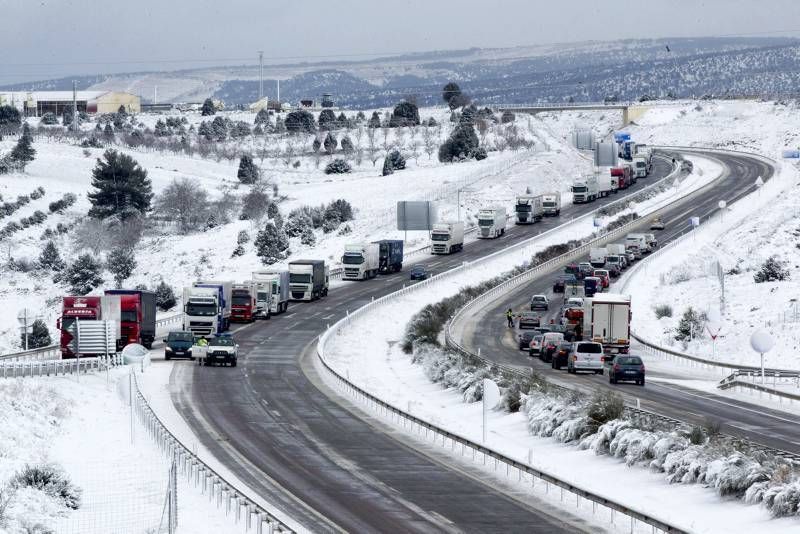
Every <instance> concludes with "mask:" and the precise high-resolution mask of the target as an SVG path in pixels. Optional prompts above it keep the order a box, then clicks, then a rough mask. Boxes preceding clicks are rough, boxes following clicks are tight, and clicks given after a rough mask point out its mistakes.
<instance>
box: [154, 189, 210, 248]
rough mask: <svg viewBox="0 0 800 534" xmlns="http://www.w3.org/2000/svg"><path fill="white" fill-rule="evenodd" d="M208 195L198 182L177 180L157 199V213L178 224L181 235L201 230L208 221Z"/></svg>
mask: <svg viewBox="0 0 800 534" xmlns="http://www.w3.org/2000/svg"><path fill="white" fill-rule="evenodd" d="M209 209H210V205H209V202H208V193H206V190H205V189H203V187H202V186H201V185H200V182H199V181H197V180H190V179H189V178H176V179H173V180H172V182H171V183H170V184H169V185H168V186H167V187H166V188H165V189H164V190H163V191H162V192H161V194H160V195H159V196H158V197H157V198H156V202H155V212H156V214H158V215H159V216H160V217H162V218H163V219H165V220H168V221H173V222H177V223H178V227H179V229H180V232H181V233H184V234H185V233H188V232H191V231H196V230H199V229H200V228H201V227H202V225H203V224H204V223H205V221H206V220H207V219H208V214H209Z"/></svg>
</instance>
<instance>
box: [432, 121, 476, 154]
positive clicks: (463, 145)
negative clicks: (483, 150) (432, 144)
mask: <svg viewBox="0 0 800 534" xmlns="http://www.w3.org/2000/svg"><path fill="white" fill-rule="evenodd" d="M478 143H479V142H478V135H477V134H476V133H475V128H473V127H472V126H471V125H469V124H459V125H458V126H456V127H455V128H454V129H453V132H452V133H451V134H450V138H449V139H447V141H445V142H444V143H442V145H441V146H440V147H439V161H440V162H442V163H447V162H452V161H461V160H464V159H469V158H473V157H475V151H476V150H477V149H478Z"/></svg>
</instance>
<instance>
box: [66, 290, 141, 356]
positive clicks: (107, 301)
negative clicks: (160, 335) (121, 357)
mask: <svg viewBox="0 0 800 534" xmlns="http://www.w3.org/2000/svg"><path fill="white" fill-rule="evenodd" d="M104 319H115V320H118V321H119V332H120V337H119V338H118V339H117V350H122V348H123V347H125V345H127V344H129V343H139V344H141V345H144V346H145V347H147V348H148V349H149V348H151V347H152V345H153V341H154V340H155V335H156V297H155V293H153V292H152V291H140V290H134V289H109V290H108V291H106V294H105V295H103V296H99V295H98V296H86V297H73V296H70V297H63V299H62V308H61V317H60V318H59V319H58V321H57V325H56V326H57V328H58V330H59V332H60V336H59V338H60V339H59V341H60V345H61V357H62V358H75V356H76V354H75V348H76V347H75V345H74V340H75V336H76V335H77V328H76V326H77V325H76V324H75V323H76V321H80V320H93V321H101V320H104ZM82 356H91V355H90V354H83V355H82Z"/></svg>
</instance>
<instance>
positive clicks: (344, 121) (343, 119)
mask: <svg viewBox="0 0 800 534" xmlns="http://www.w3.org/2000/svg"><path fill="white" fill-rule="evenodd" d="M336 122H337V125H338V126H339V128H347V127H348V126H350V120H349V119H348V118H347V115H345V114H344V111H342V112H341V113H339V116H338V117H336Z"/></svg>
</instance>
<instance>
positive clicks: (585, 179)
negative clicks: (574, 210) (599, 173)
mask: <svg viewBox="0 0 800 534" xmlns="http://www.w3.org/2000/svg"><path fill="white" fill-rule="evenodd" d="M599 194H600V191H599V189H598V187H597V177H596V176H595V175H594V174H587V175H586V176H580V177H579V178H577V179H576V180H575V181H574V182H573V183H572V203H573V204H584V203H586V202H594V201H595V200H597V197H598V195H599Z"/></svg>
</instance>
